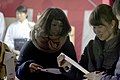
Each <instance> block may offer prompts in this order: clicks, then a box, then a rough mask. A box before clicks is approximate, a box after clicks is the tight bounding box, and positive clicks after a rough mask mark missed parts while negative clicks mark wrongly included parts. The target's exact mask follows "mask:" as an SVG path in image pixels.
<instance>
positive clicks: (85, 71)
mask: <svg viewBox="0 0 120 80" xmlns="http://www.w3.org/2000/svg"><path fill="white" fill-rule="evenodd" d="M59 56H63V57H64V59H65V60H66V61H67V62H69V63H70V64H72V65H73V66H75V67H76V68H77V69H79V70H80V71H82V72H83V73H85V74H88V73H89V71H87V70H86V69H84V68H83V67H82V66H80V65H79V64H78V63H77V62H75V61H74V60H72V59H71V58H70V57H68V56H67V55H65V54H63V53H61V54H60V55H59ZM59 56H58V57H59Z"/></svg>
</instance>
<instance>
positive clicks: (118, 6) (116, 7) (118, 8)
mask: <svg viewBox="0 0 120 80" xmlns="http://www.w3.org/2000/svg"><path fill="white" fill-rule="evenodd" d="M113 13H114V14H115V15H117V14H118V15H119V16H120V0H115V2H114V3H113Z"/></svg>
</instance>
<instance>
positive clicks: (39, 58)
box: [16, 38, 77, 80]
mask: <svg viewBox="0 0 120 80" xmlns="http://www.w3.org/2000/svg"><path fill="white" fill-rule="evenodd" d="M61 52H63V53H64V54H66V55H68V56H69V57H71V58H72V59H73V60H75V61H77V59H76V53H75V49H74V46H73V44H72V43H71V42H70V40H69V38H67V40H66V42H65V44H64V45H63V46H62V48H61V49H60V50H59V51H57V52H55V53H47V52H43V51H41V50H39V49H38V48H36V47H35V46H34V44H33V43H32V41H31V40H30V41H28V42H27V43H26V44H25V45H24V47H23V48H22V50H21V53H20V57H19V59H18V62H17V65H16V76H17V77H18V78H19V79H20V80H41V79H42V80H70V79H69V77H66V76H65V75H63V74H52V73H48V72H42V71H40V72H36V73H30V71H29V68H28V66H29V64H30V63H32V62H35V63H37V64H39V65H41V66H43V67H44V68H59V67H58V64H57V56H58V55H59V54H60V53H61Z"/></svg>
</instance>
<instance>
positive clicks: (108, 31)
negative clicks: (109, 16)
mask: <svg viewBox="0 0 120 80" xmlns="http://www.w3.org/2000/svg"><path fill="white" fill-rule="evenodd" d="M112 29H113V28H112V27H111V25H110V24H108V23H104V25H99V26H93V31H94V33H95V34H96V36H97V37H98V38H99V39H100V40H102V41H103V40H105V41H108V40H110V39H111V38H112V36H113V30H112Z"/></svg>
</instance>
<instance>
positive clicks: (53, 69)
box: [40, 68, 61, 74]
mask: <svg viewBox="0 0 120 80" xmlns="http://www.w3.org/2000/svg"><path fill="white" fill-rule="evenodd" d="M40 70H41V71H44V72H49V73H53V74H61V72H60V70H59V69H57V68H46V69H40Z"/></svg>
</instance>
